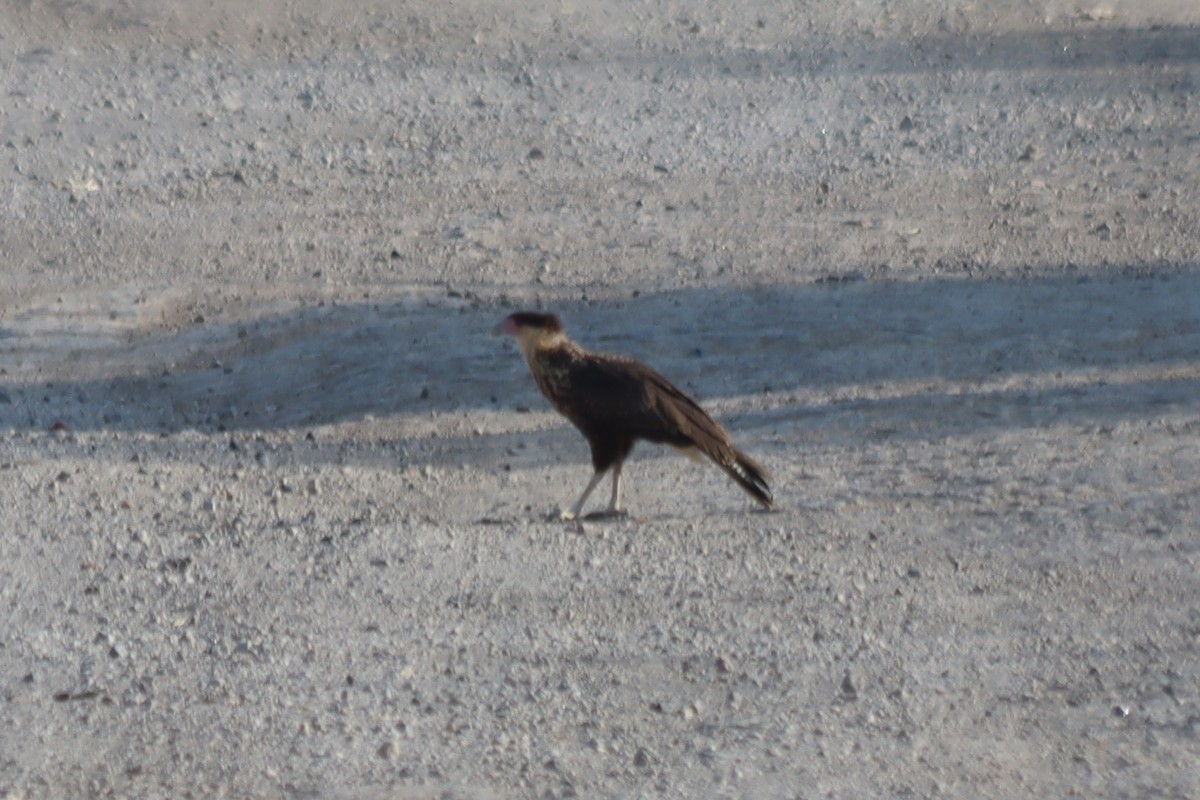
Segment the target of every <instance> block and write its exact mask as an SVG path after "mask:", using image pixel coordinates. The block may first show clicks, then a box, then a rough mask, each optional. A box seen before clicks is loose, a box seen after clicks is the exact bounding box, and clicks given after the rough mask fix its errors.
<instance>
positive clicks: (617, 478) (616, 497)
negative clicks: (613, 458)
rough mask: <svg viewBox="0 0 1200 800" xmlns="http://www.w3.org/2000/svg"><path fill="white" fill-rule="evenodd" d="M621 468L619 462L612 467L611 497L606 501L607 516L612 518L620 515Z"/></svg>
mask: <svg viewBox="0 0 1200 800" xmlns="http://www.w3.org/2000/svg"><path fill="white" fill-rule="evenodd" d="M621 466H622V462H620V461H618V462H617V463H616V465H614V466H613V488H612V497H611V498H610V499H609V501H608V514H609V516H613V517H615V516H618V515H620V513H621Z"/></svg>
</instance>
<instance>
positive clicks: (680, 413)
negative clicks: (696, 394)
mask: <svg viewBox="0 0 1200 800" xmlns="http://www.w3.org/2000/svg"><path fill="white" fill-rule="evenodd" d="M570 381H571V387H572V390H573V392H572V394H573V395H574V397H575V398H576V401H575V403H576V405H577V406H578V411H579V412H581V414H582V415H584V416H586V417H587V418H588V419H589V420H590V421H591V422H592V423H593V424H594V425H596V426H597V427H600V428H605V429H617V430H621V431H623V432H627V433H628V434H629V435H632V436H635V437H640V438H644V439H649V440H650V441H657V442H665V443H668V444H673V445H676V446H678V447H686V446H688V445H696V446H698V447H699V448H700V449H701V450H704V451H705V452H713V453H714V454H715V452H714V451H720V450H723V449H725V448H728V447H729V446H730V440H729V435H728V434H727V433H726V432H725V430H724V428H722V427H721V426H720V425H719V424H718V423H717V422H716V420H714V419H713V418H712V417H710V416H709V415H708V414H707V413H706V412H705V411H704V409H702V408H701V407H700V406H699V405H698V404H697V403H696V401H695V400H692V398H690V397H688V396H687V395H686V394H684V393H683V391H681V390H680V389H679V388H678V387H676V386H675V385H674V384H672V383H671V382H670V381H669V380H667V379H666V378H664V377H663V376H662V375H661V374H659V373H658V372H657V371H655V370H654V369H652V368H650V367H648V366H646V365H645V364H641V363H638V362H637V361H634V360H632V359H626V358H618V357H611V356H600V355H595V354H589V355H588V357H586V358H582V359H579V360H578V361H576V362H575V363H574V364H573V365H572V367H571V371H570Z"/></svg>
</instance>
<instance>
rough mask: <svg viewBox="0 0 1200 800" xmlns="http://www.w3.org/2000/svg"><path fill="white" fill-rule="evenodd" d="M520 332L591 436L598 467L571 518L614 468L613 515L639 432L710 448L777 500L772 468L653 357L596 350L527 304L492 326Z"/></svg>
mask: <svg viewBox="0 0 1200 800" xmlns="http://www.w3.org/2000/svg"><path fill="white" fill-rule="evenodd" d="M492 333H493V334H495V335H505V334H507V335H509V336H512V337H513V338H515V339H516V340H517V344H518V345H519V346H520V348H521V353H522V354H523V355H524V356H525V361H526V363H528V364H529V371H530V372H532V373H533V379H534V380H535V381H537V385H538V388H539V389H541V391H542V394H544V395H545V396H546V399H547V400H549V401H550V404H551V405H552V406H554V408H555V409H556V410H557V411H558V412H559V413H560V414H562V415H563V416H564V417H566V418H567V419H569V420H570V421H571V422H572V423H573V424H574V425H575V427H577V428H579V430H580V431H581V432H582V433H583V435H584V436H585V437H587V440H588V444H589V445H590V446H591V448H592V467H593V468H594V469H595V470H596V472H595V474H594V475H593V476H592V479H591V481H589V482H588V485H587V488H586V489H584V490H583V494H582V495H580V497H579V500H578V501H576V503H575V505H574V506H573V507H572V508H571V510H570V511H564V512H562V518H563V519H575V518H577V517H578V516H579V514H580V512H581V511H582V510H583V504H584V502H586V501H587V499H588V495H590V494H591V493H592V490H593V489H595V488H596V484H598V483H600V479H601V478H602V477H603V476H604V473H605V472H607V471H608V470H609V469H611V470H612V471H613V484H612V498H611V500H610V501H609V505H608V510H607V511H606V512H604V514H605V515H617V514H619V513H620V506H621V465H622V464H623V463H624V461H625V458H626V456H628V455H629V452H630V451H631V450H632V449H633V443H634V442H636V441H637V440H638V439H645V440H647V441H650V442H658V443H660V444H668V445H671V446H672V447H674V448H676V449H678V450H680V451H682V452H683V453H684V454H685V455H688V456H691V457H693V458H698V457H699V456H700V455H701V454H703V455H705V456H708V458H710V459H711V460H712V462H713V463H714V464H716V465H717V466H718V467H720V468H721V469H723V470H724V471H725V472H726V473H727V474H728V475H729V477H731V478H733V479H734V480H735V481H736V482H737V484H738V486H741V487H742V489H744V490H745V491H746V492H747V493H748V494H749V495H750V496H751V497H753V498H754V499H755V500H757V501H758V502H759V503H761V504H762V505H763V506H764V507H766V508H770V507H771V487H770V486H768V485H767V480H768V477H769V475H768V473H767V471H766V470H765V469H763V468H762V467H761V466H759V464H758V463H756V462H755V461H754V460H753V459H752V458H750V457H749V456H747V455H746V454H745V453H742V452H741V451H739V450H738V449H737V448H736V447H734V446H733V442H732V441H731V440H730V438H729V434H728V433H726V432H725V429H724V428H722V427H721V426H720V424H719V423H717V421H716V420H714V419H713V418H712V417H710V416H709V415H708V414H707V413H706V412H705V411H704V409H702V408H701V407H700V406H699V405H697V404H696V401H695V400H693V399H692V398H690V397H688V396H687V395H686V394H684V393H683V392H681V391H680V390H679V389H678V388H676V387H675V386H674V385H673V384H672V383H671V382H670V381H668V380H667V379H666V378H664V377H663V376H662V375H659V374H658V373H657V372H655V371H654V370H653V369H651V368H650V367H648V366H646V365H645V364H640V363H638V362H637V361H634V360H633V359H631V358H625V357H622V356H614V355H607V354H604V353H593V352H591V351H589V350H585V349H584V348H582V347H580V346H579V345H577V344H575V343H574V342H572V341H571V340H570V339H568V338H567V335H566V333H565V332H564V331H563V326H562V322H561V321H560V320H559V318H558V317H557V316H555V315H554V314H540V313H537V312H533V311H520V312H517V313H516V314H512V315H511V316H509V317H507V318H506V319H505V320H504V321H503V322H501V323H500V324H499V325H497V326H496V327H495V329H493V331H492Z"/></svg>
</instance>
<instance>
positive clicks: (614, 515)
mask: <svg viewBox="0 0 1200 800" xmlns="http://www.w3.org/2000/svg"><path fill="white" fill-rule="evenodd" d="M628 516H629V514H628V513H627V512H626V511H624V510H623V509H620V508H606V509H604V510H603V511H593V512H592V513H590V514H584V516H583V518H584V519H585V520H587V521H588V522H606V521H609V520H617V519H625V518H626V517H628Z"/></svg>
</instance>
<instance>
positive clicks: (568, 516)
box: [561, 470, 605, 520]
mask: <svg viewBox="0 0 1200 800" xmlns="http://www.w3.org/2000/svg"><path fill="white" fill-rule="evenodd" d="M604 472H605V471H604V470H596V474H595V475H593V476H592V479H591V480H590V481H588V485H587V488H586V489H584V490H583V494H581V495H579V499H578V500H576V501H575V506H574V507H573V508H572V509H571V510H570V511H564V512H562V515H561V516H562V518H563V519H565V520H572V519H579V512H581V511H583V504H584V503H586V502H587V499H588V495H590V494H591V493H592V490H593V489H595V488H596V485H597V484H598V483H600V479H601V478H603V477H604Z"/></svg>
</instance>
